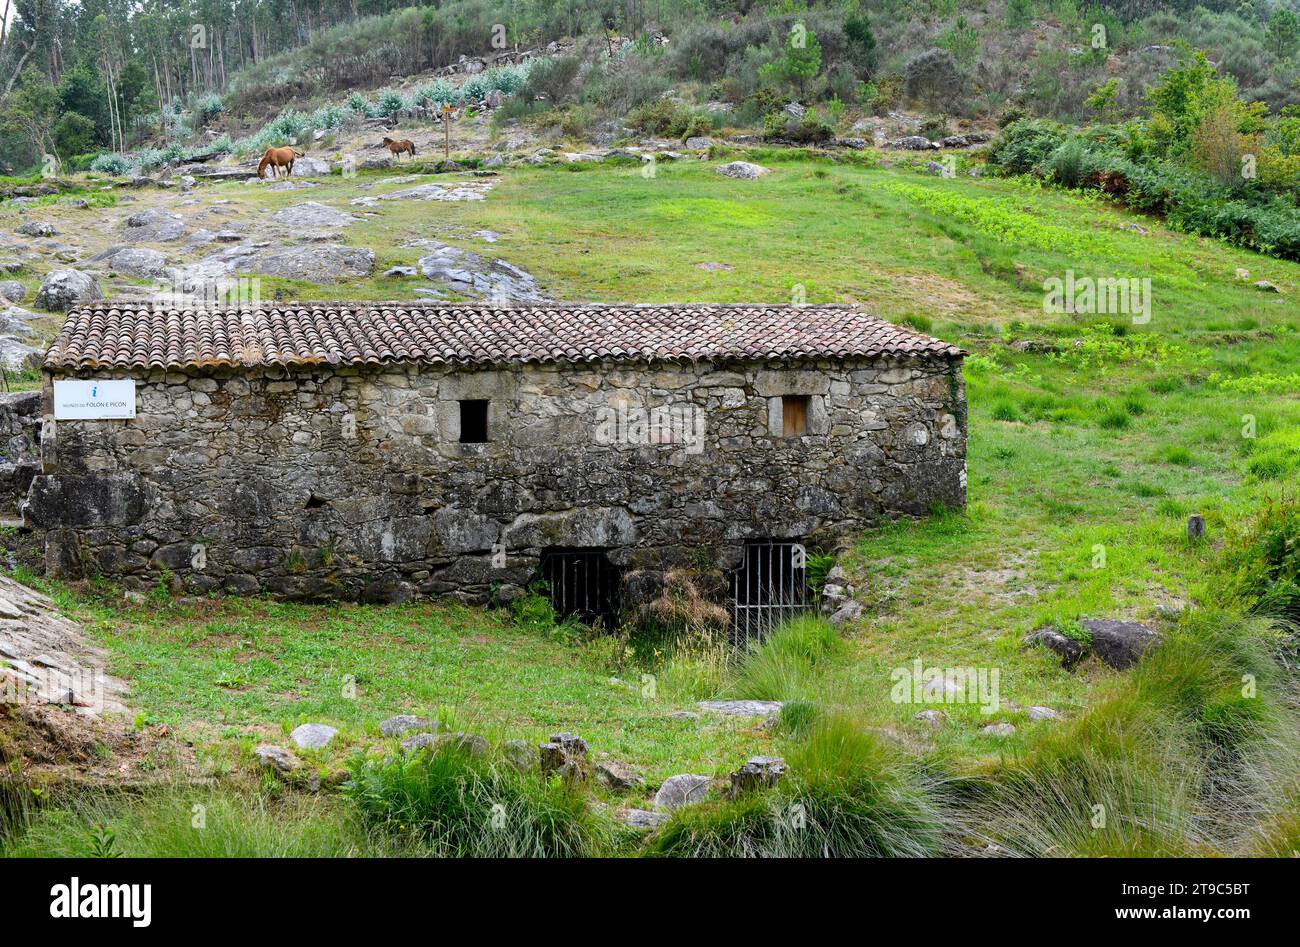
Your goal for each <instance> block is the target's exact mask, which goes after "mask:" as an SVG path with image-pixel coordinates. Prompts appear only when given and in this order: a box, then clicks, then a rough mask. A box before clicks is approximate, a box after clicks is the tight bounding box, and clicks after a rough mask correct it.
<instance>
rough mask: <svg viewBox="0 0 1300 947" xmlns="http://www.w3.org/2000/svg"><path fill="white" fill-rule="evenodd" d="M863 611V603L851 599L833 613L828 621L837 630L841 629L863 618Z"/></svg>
mask: <svg viewBox="0 0 1300 947" xmlns="http://www.w3.org/2000/svg"><path fill="white" fill-rule="evenodd" d="M863 611H864V609H863V605H862V603H861V602H859V601H857V600H856V599H849V600H848V601H847V602H845V603H844V604H843V605H841V606H840V607H839V608H837V609H836V610H835V611H833V612H831V614H830V615H829V617H828V618H827V619H826V620H827V621H829V622H830V623H831V624H832V625H834V626H835V627H836V628H839V627H840V626H842V625H847V624H848V623H849V622H854V621H857V620H858V619H859V618H861V617H862V613H863Z"/></svg>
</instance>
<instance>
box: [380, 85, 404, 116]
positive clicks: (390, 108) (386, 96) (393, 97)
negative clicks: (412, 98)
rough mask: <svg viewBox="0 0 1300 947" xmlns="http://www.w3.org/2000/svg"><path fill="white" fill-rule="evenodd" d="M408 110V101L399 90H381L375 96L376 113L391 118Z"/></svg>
mask: <svg viewBox="0 0 1300 947" xmlns="http://www.w3.org/2000/svg"><path fill="white" fill-rule="evenodd" d="M404 108H406V99H405V98H404V97H403V96H402V93H401V92H399V91H398V90H397V89H380V90H379V94H378V95H377V96H375V111H376V112H377V113H378V114H380V115H387V116H388V117H389V118H392V117H393V116H395V115H396V114H397V113H398V112H400V111H401V110H402V109H404Z"/></svg>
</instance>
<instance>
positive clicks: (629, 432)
mask: <svg viewBox="0 0 1300 947" xmlns="http://www.w3.org/2000/svg"><path fill="white" fill-rule="evenodd" d="M98 377H133V376H131V375H129V374H128V373H125V372H119V373H116V374H114V373H104V374H102V375H100V376H98ZM134 377H137V379H138V385H137V411H138V415H137V417H136V418H134V419H132V420H125V421H66V420H65V421H59V422H57V424H47V425H46V428H45V431H44V438H43V441H42V444H41V456H42V462H43V475H41V476H39V477H37V478H36V479H35V481H34V482H33V484H32V487H31V491H30V493H29V495H28V499H27V503H26V505H25V508H24V509H25V513H26V516H27V520H28V524H29V525H30V526H32V527H34V528H38V529H43V530H45V531H46V566H47V569H48V571H49V572H51V573H53V574H62V575H68V576H76V575H81V574H87V573H101V574H105V575H109V576H113V577H115V578H117V579H119V580H121V581H122V582H123V583H124V584H126V585H128V586H135V587H143V586H146V585H152V584H154V583H156V582H157V581H158V579H159V577H160V576H161V575H164V574H169V575H171V576H172V577H174V579H175V580H178V581H179V582H180V583H181V584H182V585H183V586H185V587H188V588H190V589H193V590H195V591H211V590H217V589H222V590H225V591H229V592H236V593H251V592H256V591H259V590H264V591H269V592H272V593H275V594H278V595H283V596H288V597H294V598H328V597H346V598H364V599H369V600H401V599H405V598H408V597H410V596H413V595H421V594H447V593H449V594H453V595H456V596H458V597H460V598H462V599H464V600H467V601H482V600H484V599H486V598H488V597H489V596H492V595H495V596H496V597H498V598H500V599H508V598H510V597H511V596H512V595H515V594H518V590H519V589H520V588H521V587H522V586H525V585H526V584H527V583H528V582H529V581H530V580H531V578H532V577H533V575H534V574H535V572H536V569H537V566H538V560H539V556H540V554H541V551H542V550H543V549H545V548H547V547H608V548H609V549H610V554H609V558H610V560H611V561H613V562H614V563H615V564H617V565H619V566H622V567H624V568H625V569H627V570H650V572H651V573H653V572H654V571H657V570H662V569H664V568H668V567H671V566H673V565H682V564H686V563H699V562H700V561H701V555H702V554H703V555H705V556H707V557H710V558H711V559H712V561H713V562H714V563H715V564H716V565H717V566H718V567H721V568H732V567H734V566H735V565H736V564H737V563H738V562H739V560H740V558H741V555H742V549H743V542H744V540H746V539H750V538H792V537H799V538H802V539H803V540H804V541H806V542H808V543H810V544H823V545H826V546H833V545H834V544H835V543H836V542H837V541H838V540H840V539H841V538H842V537H844V536H845V535H846V534H848V533H851V532H853V531H855V530H858V529H860V528H862V527H864V526H868V525H870V524H872V523H876V522H878V521H880V520H882V519H883V518H887V517H893V516H898V515H924V514H926V513H928V512H929V511H930V510H931V508H932V506H933V505H935V504H944V505H949V506H962V505H964V503H965V495H966V470H965V448H966V412H965V394H964V387H963V382H962V378H961V369H960V362H959V361H947V360H942V359H933V360H919V359H910V360H903V361H890V360H860V361H852V362H835V363H830V362H810V363H803V364H792V365H776V364H772V365H758V364H718V365H711V364H697V365H693V366H669V365H658V366H654V365H629V364H624V363H608V364H599V365H563V366H555V365H547V366H537V365H528V366H524V365H517V366H510V367H506V368H502V369H499V370H476V371H468V370H456V369H449V368H446V367H430V366H418V367H417V366H400V367H392V366H390V367H387V368H384V369H368V368H358V367H339V368H331V367H328V366H322V367H320V368H319V369H313V370H296V371H284V370H279V369H265V370H261V369H259V370H256V371H251V372H250V371H242V370H241V371H238V372H235V371H230V370H219V371H217V372H208V373H192V374H186V373H177V372H168V373H163V372H161V371H159V372H154V373H152V374H148V375H144V374H140V375H136V376H134ZM51 380H52V379H50V378H47V380H46V393H45V398H46V402H45V405H46V410H47V411H48V410H49V404H50V400H49V399H50V392H51V391H52V388H51V386H50V384H49V382H50V381H51ZM783 395H806V396H808V403H807V415H808V421H807V423H808V430H809V433H808V434H807V435H805V436H802V437H782V436H780V432H781V430H782V410H783V409H782V398H781V396H783ZM463 399H487V400H489V402H490V408H489V412H490V413H489V419H488V420H489V438H490V439H489V441H488V442H487V443H481V444H473V443H460V441H459V437H460V427H459V425H460V412H461V405H460V401H461V400H463ZM642 407H644V408H656V407H657V408H659V412H658V414H652V415H649V416H647V418H645V420H646V421H647V422H648V424H645V425H642V424H640V422H641V420H642V417H641V415H640V414H639V413H638V411H637V408H642ZM665 409H666V410H665ZM773 431H775V432H777V434H776V435H774V434H773V433H772V432H773ZM701 550H702V551H703V552H701Z"/></svg>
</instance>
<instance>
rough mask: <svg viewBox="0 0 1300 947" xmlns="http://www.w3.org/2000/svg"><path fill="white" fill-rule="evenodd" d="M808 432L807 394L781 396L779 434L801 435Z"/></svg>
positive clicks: (786, 435)
mask: <svg viewBox="0 0 1300 947" xmlns="http://www.w3.org/2000/svg"><path fill="white" fill-rule="evenodd" d="M807 433H808V396H807V395H782V396H781V436H782V437H803V436H804V435H805V434H807Z"/></svg>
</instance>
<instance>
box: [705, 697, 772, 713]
mask: <svg viewBox="0 0 1300 947" xmlns="http://www.w3.org/2000/svg"><path fill="white" fill-rule="evenodd" d="M782 706H783V703H782V702H781V701H779V700H702V701H700V709H701V710H703V711H706V712H707V713H711V714H721V715H722V716H724V717H772V716H775V715H776V714H779V713H780V712H781V707H782Z"/></svg>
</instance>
